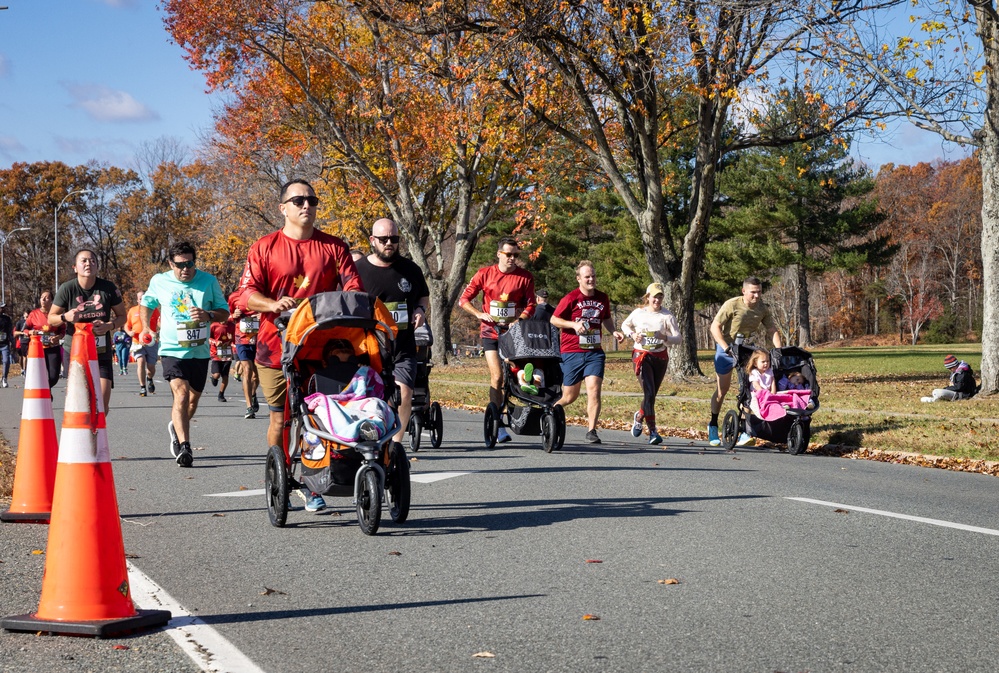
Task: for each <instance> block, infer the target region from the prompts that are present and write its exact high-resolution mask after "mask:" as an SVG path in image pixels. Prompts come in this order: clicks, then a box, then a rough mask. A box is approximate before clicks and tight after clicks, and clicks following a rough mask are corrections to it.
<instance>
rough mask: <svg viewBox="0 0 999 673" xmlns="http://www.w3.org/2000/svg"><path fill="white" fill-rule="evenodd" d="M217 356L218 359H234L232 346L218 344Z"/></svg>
mask: <svg viewBox="0 0 999 673" xmlns="http://www.w3.org/2000/svg"><path fill="white" fill-rule="evenodd" d="M215 357H216V359H218V360H232V346H217V347H216V348H215Z"/></svg>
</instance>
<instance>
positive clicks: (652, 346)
mask: <svg viewBox="0 0 999 673" xmlns="http://www.w3.org/2000/svg"><path fill="white" fill-rule="evenodd" d="M644 336H645V342H644V343H643V344H642V348H644V349H645V350H647V351H653V352H659V351H661V350H662V349H663V347H664V346H665V344H664V343H663V340H662V339H661V338H659V337H658V336H656V333H655V332H652V331H649V332H645V333H644Z"/></svg>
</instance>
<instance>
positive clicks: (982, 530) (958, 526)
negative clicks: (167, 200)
mask: <svg viewBox="0 0 999 673" xmlns="http://www.w3.org/2000/svg"><path fill="white" fill-rule="evenodd" d="M785 500H797V501H798V502H810V503H812V504H813V505H825V506H826V507H838V508H840V509H846V510H849V511H851V512H866V513H867V514H877V515H879V516H888V517H891V518H893V519H905V520H906V521H915V522H917V523H928V524H930V525H932V526H943V527H944V528H956V529H958V530H966V531H968V532H969V533H982V534H984V535H999V530H994V529H992V528H979V527H978V526H966V525H965V524H963V523H954V522H952V521H941V520H940V519H927V518H925V517H922V516H911V515H909V514H898V513H896V512H885V511H883V510H880V509H868V508H866V507H855V506H854V505H844V504H843V503H839V502H826V501H825V500H812V499H811V498H785Z"/></svg>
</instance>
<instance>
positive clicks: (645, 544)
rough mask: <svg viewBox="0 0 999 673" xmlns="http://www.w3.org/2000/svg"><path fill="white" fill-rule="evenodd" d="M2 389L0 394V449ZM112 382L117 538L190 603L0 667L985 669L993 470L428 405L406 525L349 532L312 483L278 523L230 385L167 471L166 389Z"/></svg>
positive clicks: (18, 606) (5, 642)
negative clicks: (151, 622)
mask: <svg viewBox="0 0 999 673" xmlns="http://www.w3.org/2000/svg"><path fill="white" fill-rule="evenodd" d="M16 383H17V384H18V385H17V386H15V387H12V388H10V389H6V390H3V391H0V419H2V422H0V431H2V432H3V434H4V435H5V436H6V437H7V438H8V439H9V440H11V441H12V442H16V441H17V419H18V416H19V411H20V404H21V398H20V392H21V391H20V388H19V381H16ZM117 385H118V387H117V388H116V390H115V392H114V395H113V398H112V413H111V414H110V416H109V418H108V436H109V441H110V445H111V455H112V457H113V465H114V473H115V482H116V487H117V494H118V502H119V508H120V513H121V516H122V531H123V535H124V539H125V548H126V552H127V554H128V556H129V559H130V562H131V563H132V564H133V565H134V566H135V568H136V569H137V570H138V571H141V573H142V574H143V576H145V577H148V578H149V579H150V580H152V582H154V583H156V584H158V585H159V586H160V587H162V590H163V591H165V592H166V593H167V594H169V596H170V597H172V598H173V599H174V600H175V601H176V604H177V605H179V606H181V610H182V611H185V612H186V613H189V614H190V615H191V616H190V617H188V616H185V615H184V614H178V613H176V612H175V619H174V620H173V621H172V622H171V624H170V627H169V628H168V629H166V630H159V631H153V632H148V633H144V634H140V635H135V636H131V637H126V638H118V639H109V640H94V639H87V638H70V637H36V636H35V635H32V634H21V633H7V632H3V633H2V634H0V670H2V671H5V672H21V671H25V672H27V671H41V670H45V671H74V672H75V671H98V670H99V671H129V672H131V671H154V670H155V671H196V670H199V667H202V666H203V667H204V668H205V669H206V670H226V671H240V670H244V671H254V670H263V671H269V672H271V673H278V672H281V673H283V672H293V671H303V672H309V673H314V672H315V671H325V670H339V671H350V672H359V671H366V672H371V673H381V672H388V671H407V672H411V673H417V672H424V671H426V672H450V671H509V672H520V673H522V672H534V671H538V672H540V671H566V672H581V671H619V672H622V673H625V672H627V673H632V672H635V671H767V672H769V671H788V672H790V671H907V672H908V671H962V672H967V671H994V670H995V669H996V662H997V661H999V633H997V629H996V619H995V615H996V609H997V606H999V585H997V583H996V581H995V578H996V577H997V575H999V530H997V529H999V516H997V515H999V492H997V486H999V481H997V480H996V479H995V478H994V477H989V476H984V475H977V474H960V473H951V472H944V471H938V470H930V469H924V468H916V467H907V466H896V465H889V464H882V463H868V462H861V461H848V460H843V459H838V458H821V457H815V456H807V455H806V456H789V455H786V454H783V453H778V452H775V451H769V450H741V451H739V452H738V453H735V454H733V453H728V452H725V451H722V450H719V449H714V448H710V447H708V446H707V445H706V444H704V443H698V442H690V441H688V440H671V441H669V442H668V443H667V445H666V446H665V447H664V448H658V447H649V446H647V445H645V444H644V442H641V441H639V440H635V439H633V438H632V437H631V436H630V435H629V434H628V433H624V432H612V431H603V432H602V433H601V434H602V436H603V438H604V444H603V445H600V446H592V445H586V444H583V442H582V436H583V429H581V428H577V427H570V428H569V431H568V434H567V439H566V447H565V448H564V449H563V451H561V452H560V453H556V454H546V453H544V452H543V451H542V450H541V442H540V438H538V437H515V439H514V441H513V442H511V443H510V444H504V445H500V446H499V447H497V448H496V449H493V450H486V449H485V448H484V447H483V446H482V443H481V429H480V428H481V416H476V415H472V414H468V413H464V412H450V411H446V412H445V430H444V445H443V446H442V447H441V449H439V450H433V449H430V448H429V447H426V448H424V449H423V450H421V451H420V452H419V453H418V454H415V455H414V454H411V456H410V457H411V458H415V460H413V461H412V463H411V466H412V471H413V480H414V483H413V494H412V502H413V507H412V512H411V515H410V520H409V521H408V522H407V523H405V524H404V525H394V524H392V523H391V522H390V521H388V520H387V516H386V517H385V521H384V522H383V525H382V528H381V530H380V531H379V533H378V535H376V536H374V537H369V536H366V535H364V534H362V533H361V531H360V529H359V528H358V526H357V518H356V514H355V512H354V509H353V506H352V505H351V504H350V502H349V500H348V499H344V498H331V499H329V502H330V504H331V508H330V509H328V510H327V511H325V512H322V513H319V514H310V513H308V512H305V511H295V512H291V513H290V514H289V518H288V526H287V527H285V528H283V529H278V528H274V527H272V526H271V525H270V524H269V522H268V519H267V513H266V510H265V507H264V500H263V496H262V495H259V494H257V493H256V491H257V489H261V488H262V487H263V472H264V468H263V465H264V449H265V447H264V431H265V427H266V421H265V420H262V419H259V420H244V419H243V418H242V411H243V404H242V403H241V401H239V397H238V396H237V395H235V394H234V393H235V390H231V391H230V393H231V394H230V396H229V397H230V402H229V403H228V404H221V403H219V402H217V401H216V400H215V392H216V391H215V389H213V388H211V387H210V386H209V387H208V388H207V389H206V395H205V399H204V402H203V404H202V407H201V409H200V410H199V413H198V416H197V419H196V422H195V429H194V431H193V443H192V444H193V446H194V447H197V449H198V450H196V451H195V463H194V467H193V468H191V469H187V470H185V469H181V468H178V467H177V466H176V464H175V463H174V461H173V459H172V458H171V457H170V455H169V453H168V450H167V439H166V431H165V426H166V423H167V420H168V419H169V404H170V396H169V393H168V392H167V391H168V386H167V385H166V384H165V383H164V384H163V385H159V386H158V393H157V394H156V395H154V396H150V397H148V398H140V397H138V396H137V394H136V393H137V391H138V385H137V383H136V382H135V379H134V376H132V377H129V378H128V379H119V380H118V382H117ZM62 388H63V383H60V384H59V385H58V386H57V395H56V405H55V406H56V417H57V422H61V408H62V403H61V402H62V398H63V394H62V392H61V389H62ZM816 422H821V421H820V420H819V419H818V418H817V419H816ZM248 493H249V495H247V494H248ZM219 494H223V495H219ZM225 494H227V495H225ZM792 498H803V499H808V500H795V499H792ZM813 501H817V502H813ZM861 508H863V509H861ZM899 515H902V516H905V517H911V518H899ZM950 524H955V525H957V526H958V527H954V526H952V525H950ZM45 537H46V527H44V526H38V525H24V524H3V526H2V527H0V561H2V564H0V577H2V581H0V605H2V606H3V610H2V614H3V615H9V614H19V613H24V612H31V611H33V610H34V609H35V608H36V607H37V604H38V598H39V592H40V586H41V575H42V570H43V567H44V555H43V554H36V553H32V552H33V551H41V550H44V549H45V542H46V539H45ZM591 561H599V562H591ZM668 579H675V580H677V582H678V583H676V584H665V583H662V580H668ZM136 586H137V583H136V580H135V579H134V578H133V592H136ZM157 595H158V594H157ZM143 596H144V594H143ZM159 598H160V599H163V600H165V598H164V597H163V596H162V595H159ZM136 600H137V601H139V602H140V606H142V607H154V605H142V600H146V599H145V598H140V596H138V595H137V597H136ZM587 615H589V616H593V617H597V618H598V619H585V618H584V617H585V616H587ZM202 624H203V625H205V626H202ZM218 637H221V638H223V639H224V640H223V641H219V640H217V638H218ZM227 643H228V645H227ZM115 646H123V647H124V648H127V649H120V648H119V649H115ZM188 652H192V653H194V655H193V656H194V658H192V656H191V655H189V654H188ZM484 653H488V654H489V655H492V656H475V655H477V654H478V655H484ZM196 660H197V663H196ZM206 660H207V663H206Z"/></svg>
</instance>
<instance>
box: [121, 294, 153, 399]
mask: <svg viewBox="0 0 999 673" xmlns="http://www.w3.org/2000/svg"><path fill="white" fill-rule="evenodd" d="M142 294H143V293H142V292H136V293H135V302H136V303H135V306H133V307H132V308H130V309H128V320H126V321H125V331H126V332H128V333H129V334H130V335H131V336H132V357H133V358H135V368H136V374H137V375H138V377H139V397H145V396H146V391H147V390H148V391H149V392H150V393H155V392H156V384H155V383H154V382H153V376H154V375H155V374H156V361H157V360H159V358H160V344H159V341H158V337H157V336H156V335H157V334H159V331H160V310H159V309H156V310H155V311H153V317H152V321H153V322H152V331H153V333H152V334H151V335H150V337H149V338H150V339H152V340H151V341H150V342H149V343H142V339H140V338H139V334H140V333H141V332H142V318H141V317H139V311H140V309H141V307H142Z"/></svg>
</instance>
